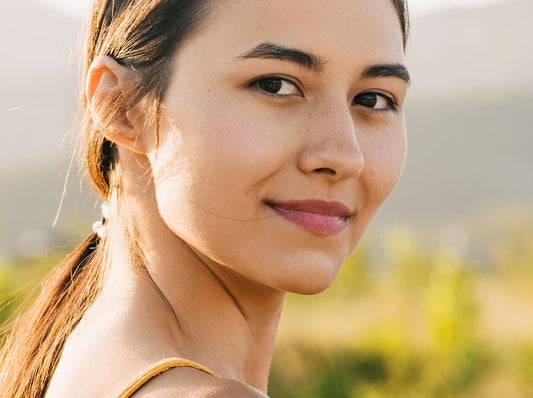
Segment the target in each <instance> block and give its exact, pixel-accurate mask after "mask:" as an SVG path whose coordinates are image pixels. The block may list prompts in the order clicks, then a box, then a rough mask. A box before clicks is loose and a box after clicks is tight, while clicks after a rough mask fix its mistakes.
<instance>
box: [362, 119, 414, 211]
mask: <svg viewBox="0 0 533 398" xmlns="http://www.w3.org/2000/svg"><path fill="white" fill-rule="evenodd" d="M369 145H370V150H368V151H366V152H367V154H366V156H365V170H364V173H363V174H362V178H363V184H364V185H365V186H366V187H367V192H368V199H369V200H370V201H371V202H374V203H375V204H376V205H377V206H379V205H381V203H382V202H383V201H384V200H385V199H386V198H387V197H388V196H389V194H390V193H391V192H392V190H393V189H394V187H395V186H396V183H397V182H398V180H399V178H400V175H401V174H402V171H403V167H404V164H405V158H406V150H407V141H406V136H405V131H404V130H403V129H402V130H399V131H394V132H393V133H391V134H387V135H384V136H383V137H382V138H380V139H376V140H375V141H373V142H371V143H369Z"/></svg>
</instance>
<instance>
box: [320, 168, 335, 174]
mask: <svg viewBox="0 0 533 398" xmlns="http://www.w3.org/2000/svg"><path fill="white" fill-rule="evenodd" d="M315 172H317V173H326V174H331V175H336V174H337V172H336V171H335V170H333V169H330V168H329V167H321V168H318V169H315Z"/></svg>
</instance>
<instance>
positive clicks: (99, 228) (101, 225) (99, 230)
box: [93, 202, 109, 239]
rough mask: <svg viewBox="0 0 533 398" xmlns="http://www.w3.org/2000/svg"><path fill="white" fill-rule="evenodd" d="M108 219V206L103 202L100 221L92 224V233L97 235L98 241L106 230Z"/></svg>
mask: <svg viewBox="0 0 533 398" xmlns="http://www.w3.org/2000/svg"><path fill="white" fill-rule="evenodd" d="M108 219H109V205H108V204H107V203H106V202H104V203H102V220H101V221H96V222H95V223H94V224H93V232H94V233H95V234H96V235H98V237H99V238H100V239H102V238H103V237H104V236H105V233H106V230H107V220H108Z"/></svg>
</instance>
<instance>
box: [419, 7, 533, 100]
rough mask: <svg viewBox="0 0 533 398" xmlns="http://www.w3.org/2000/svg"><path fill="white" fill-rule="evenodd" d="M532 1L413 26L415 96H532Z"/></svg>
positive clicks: (458, 12)
mask: <svg viewBox="0 0 533 398" xmlns="http://www.w3.org/2000/svg"><path fill="white" fill-rule="evenodd" d="M532 18H533V1H531V0H516V1H507V2H502V3H497V4H493V5H490V6H487V7H484V8H476V9H471V10H463V9H461V10H451V11H447V12H443V13H439V14H433V15H429V16H427V17H424V18H421V19H417V20H415V21H414V23H413V29H412V37H411V42H410V51H409V64H410V69H411V72H412V75H413V87H412V90H411V95H412V96H413V99H416V98H426V99H431V98H434V99H435V98H443V97H448V98H450V99H453V97H454V96H455V95H458V94H465V93H469V94H471V95H474V96H478V97H481V96H486V95H502V94H504V93H510V92H532V93H533V40H532V38H533V23H532V21H531V19H532Z"/></svg>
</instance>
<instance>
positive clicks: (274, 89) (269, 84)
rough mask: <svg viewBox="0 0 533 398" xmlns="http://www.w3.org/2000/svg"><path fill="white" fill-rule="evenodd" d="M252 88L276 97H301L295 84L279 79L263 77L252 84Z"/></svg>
mask: <svg viewBox="0 0 533 398" xmlns="http://www.w3.org/2000/svg"><path fill="white" fill-rule="evenodd" d="M252 86H255V87H257V88H259V90H261V91H262V92H264V93H265V94H268V95H272V96H277V97H288V96H293V95H300V96H301V95H302V93H301V91H300V89H299V88H298V87H297V86H296V84H294V83H293V82H291V81H290V80H287V79H283V78H281V77H265V78H262V79H259V80H256V81H255V82H253V83H252Z"/></svg>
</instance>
